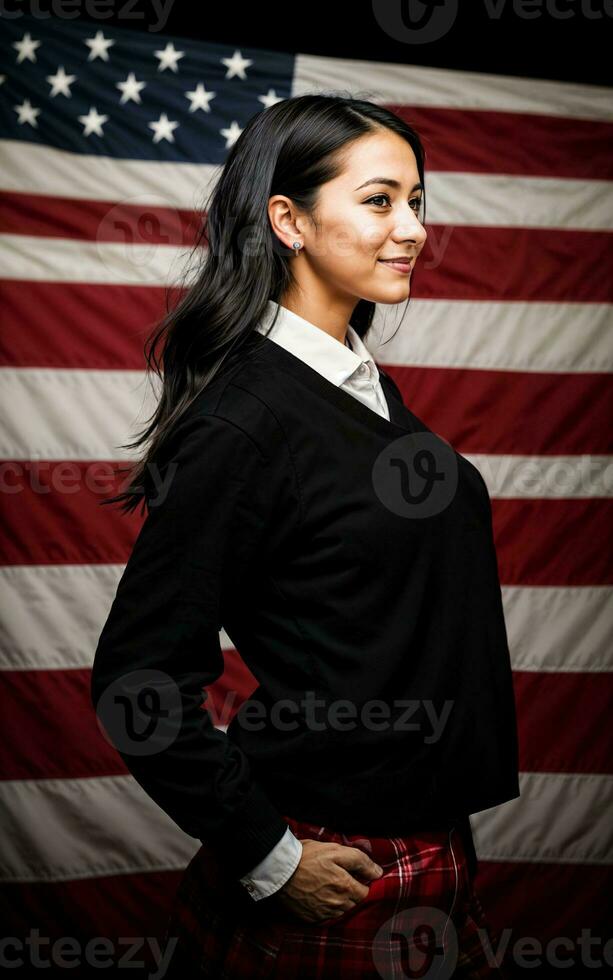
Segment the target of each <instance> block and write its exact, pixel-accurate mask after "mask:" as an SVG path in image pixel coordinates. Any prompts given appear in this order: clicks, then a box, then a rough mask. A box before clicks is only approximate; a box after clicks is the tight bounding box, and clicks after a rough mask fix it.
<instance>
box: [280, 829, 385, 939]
mask: <svg viewBox="0 0 613 980" xmlns="http://www.w3.org/2000/svg"><path fill="white" fill-rule="evenodd" d="M300 843H301V844H302V857H301V858H300V863H299V865H298V867H297V868H296V870H295V871H294V873H293V874H292V875H291V876H290V877H289V878H288V880H287V881H286V882H285V884H284V885H282V886H281V888H279V889H278V890H277V891H276V892H275V894H276V895H277V896H278V900H279V901H280V902H281V903H282V904H283V905H284V906H285V907H286V908H288V909H290V910H291V911H292V912H294V913H295V914H296V915H297V916H298V917H299V918H300V919H303V920H304V921H305V922H322V921H325V920H326V919H330V918H333V919H337V918H339V917H340V916H341V915H343V914H344V913H345V912H347V911H348V910H349V909H352V908H354V907H355V906H356V905H357V904H358V902H361V901H362V900H363V899H365V898H366V896H367V895H368V890H369V889H368V885H366V884H363V881H367V882H369V881H372V880H373V879H374V878H380V877H381V875H382V874H383V869H382V868H380V867H379V865H378V864H375V862H374V861H371V859H370V858H369V857H368V855H367V854H365V853H364V851H361V850H360V849H359V848H358V847H346V846H345V845H344V844H334V843H327V842H324V841H316V840H311V839H309V838H305V839H302V838H301V839H300ZM359 879H362V880H359Z"/></svg>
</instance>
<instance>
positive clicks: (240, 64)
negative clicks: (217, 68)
mask: <svg viewBox="0 0 613 980" xmlns="http://www.w3.org/2000/svg"><path fill="white" fill-rule="evenodd" d="M221 60H222V62H223V63H224V65H226V67H227V69H228V70H227V72H226V78H234V76H235V75H238V77H239V78H246V77H247V76H246V75H245V68H247V66H248V65H252V64H253V61H249V58H243V56H242V54H241V53H240V51H238V50H237V51H235V52H234V54H233V55H232V57H231V58H222V59H221Z"/></svg>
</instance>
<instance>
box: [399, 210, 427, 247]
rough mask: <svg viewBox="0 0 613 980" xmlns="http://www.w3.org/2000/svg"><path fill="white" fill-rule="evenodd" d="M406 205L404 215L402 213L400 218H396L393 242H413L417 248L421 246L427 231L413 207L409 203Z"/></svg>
mask: <svg viewBox="0 0 613 980" xmlns="http://www.w3.org/2000/svg"><path fill="white" fill-rule="evenodd" d="M407 207H408V212H409V213H408V215H406V216H404V215H403V217H402V219H399V220H398V224H397V225H396V228H395V229H394V234H393V235H392V238H393V239H394V241H395V242H398V243H401V242H413V243H414V244H415V245H417V246H418V247H419V248H422V247H423V245H424V244H425V241H426V239H427V237H428V233H427V231H426V229H425V228H424V226H423V225H422V223H421V221H420V220H419V218H418V217H417V214H416V213H415V211H414V210H413V208H412V207H411V206H410V205H407Z"/></svg>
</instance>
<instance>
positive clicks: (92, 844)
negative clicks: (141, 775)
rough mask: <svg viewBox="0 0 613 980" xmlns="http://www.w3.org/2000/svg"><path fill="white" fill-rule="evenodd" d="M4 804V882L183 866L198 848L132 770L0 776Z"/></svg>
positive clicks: (0, 848)
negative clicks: (115, 773)
mask: <svg viewBox="0 0 613 980" xmlns="http://www.w3.org/2000/svg"><path fill="white" fill-rule="evenodd" d="M0 809H1V810H2V813H3V814H4V816H3V821H2V822H3V831H4V832H3V833H2V834H0V867H1V870H0V880H2V881H6V882H19V881H21V882H35V881H44V882H49V881H77V880H80V879H83V878H96V877H98V876H101V875H112V874H119V875H121V874H132V873H139V872H141V871H179V870H181V869H182V868H184V867H185V866H186V865H187V863H188V862H189V861H190V860H191V858H192V857H193V856H194V854H195V853H196V851H197V850H198V848H199V847H200V841H199V840H197V839H196V838H194V837H190V836H189V835H188V834H185V833H183V831H182V830H181V829H180V828H179V827H178V826H177V825H176V824H175V822H174V821H173V820H171V819H170V817H168V816H167V815H166V813H165V812H164V811H163V810H162V809H161V808H160V807H159V806H158V805H157V804H156V803H154V801H153V800H152V799H151V797H149V796H148V795H147V794H146V793H145V791H144V790H143V789H142V788H141V786H140V785H139V784H138V783H137V782H136V780H135V779H134V778H133V777H132V776H131V775H128V776H96V777H95V778H81V779H12V780H4V781H0ZM41 828H44V833H43V832H41Z"/></svg>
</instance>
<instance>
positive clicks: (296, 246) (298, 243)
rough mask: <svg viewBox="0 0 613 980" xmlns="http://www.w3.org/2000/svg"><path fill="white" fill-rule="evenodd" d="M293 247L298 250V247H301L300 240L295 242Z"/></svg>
mask: <svg viewBox="0 0 613 980" xmlns="http://www.w3.org/2000/svg"><path fill="white" fill-rule="evenodd" d="M293 247H294V248H295V249H296V251H298V249H299V248H300V242H294V246H293Z"/></svg>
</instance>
